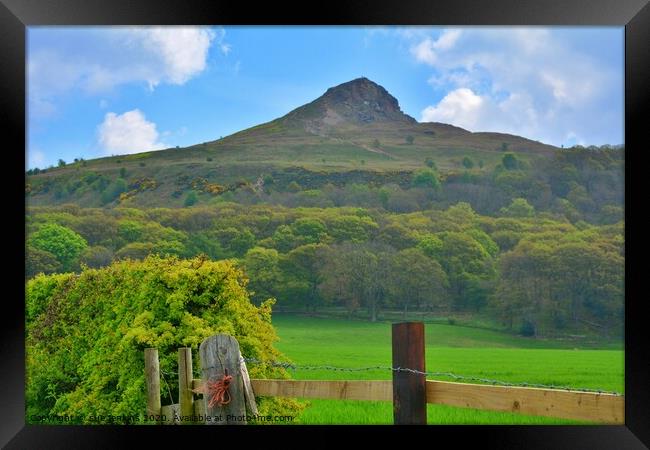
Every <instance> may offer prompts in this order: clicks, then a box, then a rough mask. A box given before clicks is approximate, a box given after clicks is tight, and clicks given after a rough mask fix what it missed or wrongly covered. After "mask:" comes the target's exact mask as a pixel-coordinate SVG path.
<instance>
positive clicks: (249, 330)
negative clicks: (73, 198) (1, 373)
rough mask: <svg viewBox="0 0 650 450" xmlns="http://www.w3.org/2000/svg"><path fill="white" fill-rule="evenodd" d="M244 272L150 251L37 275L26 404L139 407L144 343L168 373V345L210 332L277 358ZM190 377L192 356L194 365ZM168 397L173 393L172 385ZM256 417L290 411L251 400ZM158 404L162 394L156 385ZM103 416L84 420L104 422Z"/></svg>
mask: <svg viewBox="0 0 650 450" xmlns="http://www.w3.org/2000/svg"><path fill="white" fill-rule="evenodd" d="M246 283H247V280H246V279H245V277H244V275H243V273H242V272H241V270H239V269H237V268H236V267H235V266H234V265H233V263H232V262H230V261H217V262H212V261H206V260H205V259H202V258H194V259H191V260H179V259H177V258H158V257H150V258H147V259H146V260H145V261H142V262H134V261H122V262H117V263H114V264H113V265H111V266H110V267H107V268H104V269H87V270H85V271H84V272H82V273H81V275H72V274H64V275H49V276H45V275H40V276H37V277H36V278H34V279H33V280H30V281H29V282H28V284H27V296H26V307H27V324H26V332H27V338H26V350H27V358H26V372H27V373H26V375H27V378H26V380H27V382H26V408H27V417H31V416H32V415H63V414H67V415H70V416H73V417H76V418H77V420H76V421H73V422H71V423H91V420H90V417H91V416H100V415H103V416H104V417H106V416H108V415H114V416H116V415H134V416H138V417H140V423H142V422H143V418H144V414H145V409H146V386H145V378H144V358H143V351H144V349H145V348H147V347H154V348H157V349H158V352H159V358H160V369H161V370H162V371H166V372H173V373H176V371H177V349H178V348H179V347H191V348H192V351H193V354H194V356H195V358H196V355H197V352H198V346H199V344H200V343H201V342H202V341H203V340H204V339H205V338H207V337H209V336H212V335H214V334H218V333H226V334H230V335H232V336H234V337H235V338H237V340H238V341H239V344H240V347H241V351H242V354H243V355H244V356H245V357H247V358H256V359H259V360H261V361H269V360H281V359H283V358H282V355H281V354H280V353H279V352H278V351H277V350H276V349H275V348H274V347H273V344H274V342H275V341H276V340H277V335H276V333H275V330H274V329H273V326H272V325H271V305H272V301H266V302H264V303H263V304H262V305H261V306H260V307H259V308H258V307H256V306H254V305H253V304H251V302H250V300H249V294H248V292H247V291H246V289H245V285H246ZM194 367H195V368H196V371H195V376H196V377H197V378H198V377H199V364H198V360H197V362H196V363H195V364H194ZM249 372H250V375H251V377H255V378H287V373H286V371H285V370H284V369H282V368H277V367H269V366H268V365H251V366H249ZM170 384H171V389H172V396H173V398H174V400H175V401H177V399H178V393H177V392H176V391H177V389H176V388H175V387H174V385H173V384H172V383H170ZM257 400H258V407H259V412H260V414H261V415H267V414H271V413H273V414H293V415H295V414H296V413H297V412H298V411H299V410H300V405H299V404H298V403H297V402H295V401H293V400H288V399H280V398H258V399H257ZM162 403H163V404H169V403H171V399H170V398H169V394H167V389H163V390H162ZM107 420H108V419H104V420H103V421H101V420H100V421H99V422H92V423H100V424H101V423H108V422H107Z"/></svg>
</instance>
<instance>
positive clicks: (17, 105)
mask: <svg viewBox="0 0 650 450" xmlns="http://www.w3.org/2000/svg"><path fill="white" fill-rule="evenodd" d="M253 5H254V6H253ZM168 24H188V25H198V24H223V25H241V24H250V25H257V24H277V25H298V24H301V25H328V24H336V25H342V24H349V25H367V24H377V25H584V26H588V25H599V26H603V25H613V26H625V71H626V73H625V116H626V128H625V145H626V150H627V151H626V164H625V167H626V169H625V179H626V187H625V224H626V226H625V233H626V244H627V245H626V247H627V249H628V251H627V258H626V271H625V275H626V306H625V312H626V314H625V377H626V380H625V383H626V384H625V392H626V402H625V425H621V426H471V427H470V428H466V427H460V426H439V427H423V428H418V429H415V428H404V427H381V426H379V427H370V428H362V427H354V429H355V430H356V431H360V432H364V434H367V435H368V436H370V435H373V436H379V437H384V436H385V435H391V437H392V436H394V437H396V438H397V439H400V440H402V441H403V442H404V445H422V442H423V441H419V440H416V439H415V437H414V436H413V433H414V432H415V431H418V432H422V433H426V435H427V436H421V437H424V438H426V439H427V440H428V442H431V445H435V446H438V445H439V444H438V442H439V441H438V440H439V439H442V438H444V439H451V440H452V442H454V443H455V444H454V445H458V444H461V445H462V444H464V443H467V441H468V439H471V440H473V441H476V442H478V443H480V445H481V448H493V447H496V448H531V449H537V448H540V449H541V448H552V449H563V448H571V449H583V448H584V449H590V450H591V449H599V448H617V449H636V448H647V447H648V446H650V415H649V414H648V411H649V410H650V408H649V406H648V405H650V396H649V395H648V391H649V389H648V388H649V387H650V386H649V384H650V383H649V380H650V352H649V351H648V346H647V344H646V342H647V341H648V334H649V333H648V330H649V328H650V327H648V326H647V325H646V322H647V320H648V319H647V316H644V314H643V309H642V308H643V303H644V301H645V299H644V298H643V295H642V294H643V291H642V289H641V282H640V280H639V279H638V278H639V275H641V271H642V270H643V269H642V268H641V267H639V264H638V263H637V261H638V260H637V259H636V255H635V254H634V253H635V252H636V253H640V252H641V251H642V250H641V249H642V248H644V247H645V246H644V245H643V244H644V243H645V242H644V241H645V239H644V236H643V234H642V232H641V231H640V229H639V226H638V225H635V224H634V222H633V221H632V215H631V214H632V210H631V202H632V198H633V197H634V198H637V199H638V198H640V195H641V194H639V193H638V190H637V187H638V186H637V187H635V185H634V183H636V184H637V185H640V181H639V180H641V177H642V175H640V171H641V170H642V169H643V166H642V165H641V164H640V163H639V162H638V161H640V156H639V155H640V152H643V151H647V149H646V148H644V147H643V145H642V144H643V142H644V141H643V139H644V138H645V137H646V134H647V133H646V132H645V130H642V127H643V123H642V120H643V119H642V118H644V117H646V116H647V113H648V109H649V108H648V104H649V100H650V98H649V96H648V86H647V83H646V81H647V80H649V79H650V47H649V45H648V44H649V43H650V6H649V5H648V0H625V1H622V0H593V1H588V0H571V1H561V0H490V1H484V2H481V3H479V2H477V1H475V0H474V1H472V0H462V1H459V0H453V1H452V0H448V1H446V2H444V3H443V2H433V1H427V0H410V1H401V2H395V1H392V2H391V1H387V0H374V1H360V0H356V1H347V2H343V1H338V0H336V1H333V2H332V1H330V2H327V3H312V2H309V3H303V4H297V3H288V2H287V3H286V4H278V3H276V2H260V3H259V4H253V3H251V4H247V3H243V2H234V1H221V0H212V1H210V0H177V1H170V2H164V4H161V2H159V1H155V0H130V1H129V0H113V1H111V2H102V1H100V0H49V1H38V0H0V55H1V56H2V58H1V59H0V105H1V107H0V112H1V114H2V121H1V122H0V123H2V125H3V129H4V137H5V148H4V150H5V152H4V154H3V156H2V158H3V162H4V164H3V168H4V169H5V170H4V171H3V176H2V177H0V178H1V179H2V185H3V190H2V193H3V197H5V198H9V197H11V198H12V199H14V200H15V203H14V208H15V210H13V211H11V212H10V213H7V214H6V215H5V219H6V220H5V222H4V223H3V229H4V230H6V231H5V234H4V237H5V242H13V243H14V246H7V245H5V248H9V247H10V256H9V255H7V256H5V261H7V262H9V261H10V262H9V264H7V265H6V266H7V267H6V268H5V269H4V273H5V276H6V278H5V279H6V283H10V284H11V285H12V287H13V288H15V290H14V289H12V290H11V292H12V293H11V294H10V295H8V294H5V295H4V296H3V297H4V299H3V304H2V311H3V317H4V323H3V326H2V327H1V328H0V329H1V333H2V338H1V339H0V348H1V350H0V351H1V354H0V358H1V359H0V361H1V362H0V404H2V406H3V408H2V418H1V419H0V445H3V446H4V445H6V446H7V448H16V449H18V448H20V449H22V448H59V447H61V448H70V447H73V448H74V447H77V446H79V447H83V448H87V447H90V446H93V447H110V448H115V447H116V446H118V445H125V444H128V443H132V442H135V440H136V439H141V438H144V439H147V440H150V439H152V440H156V441H158V440H159V441H163V442H165V443H167V444H171V443H173V442H174V441H175V440H178V441H179V442H184V443H185V445H195V444H193V442H194V439H196V438H197V437H198V438H207V439H208V440H213V442H215V443H216V441H214V439H215V434H214V433H215V430H214V429H213V428H212V427H189V428H188V427H132V426H115V427H110V426H89V427H87V426H36V425H25V417H24V416H25V414H24V387H25V383H24V375H25V369H24V358H25V352H24V333H25V330H24V317H25V315H24V283H23V280H24V273H23V267H22V263H21V262H19V261H24V245H23V243H21V242H18V240H17V239H15V238H14V236H18V235H20V233H21V232H22V233H24V231H25V229H24V226H25V224H24V213H25V204H24V190H23V189H24V181H25V180H24V175H25V174H24V164H25V161H24V154H22V149H24V148H25V139H26V138H25V136H26V133H25V126H26V123H25V117H26V115H25V94H26V91H25V36H26V27H27V26H32V25H168ZM7 138H9V139H7ZM6 142H12V143H13V145H9V144H7V143H6ZM635 162H636V164H635ZM21 230H22V231H21ZM14 241H15V242H14ZM9 258H11V260H10V259H9ZM14 261H15V263H14ZM639 294H640V295H639ZM330 428H331V427H312V426H303V427H237V428H235V429H229V430H228V440H229V438H236V439H242V438H243V437H244V435H243V434H242V433H243V432H245V433H246V435H245V436H246V439H249V438H250V437H261V436H264V438H265V439H266V438H270V439H275V438H274V437H273V436H268V435H269V434H271V435H274V436H275V437H277V439H285V440H286V439H287V437H288V436H298V434H300V435H302V436H306V437H308V439H309V441H308V442H304V443H303V444H302V445H309V442H317V443H324V442H325V441H324V440H320V439H322V438H327V437H329V436H332V434H331V430H330ZM344 428H345V429H346V430H349V429H350V427H344ZM231 430H232V431H231ZM188 431H191V433H192V436H193V437H192V441H187V440H186V437H187V432H188ZM287 431H289V433H287ZM295 432H298V434H295ZM280 433H281V434H282V435H283V436H282V437H281V436H280ZM406 433H408V434H406ZM276 435H277V436H276ZM183 436H185V437H183ZM224 439H225V438H224V433H223V431H221V434H219V442H223V440H224ZM430 439H435V442H434V441H430ZM149 442H153V441H149ZM277 442H278V444H279V445H283V442H284V441H281V440H278V441H277ZM418 442H420V443H419V444H418ZM293 443H294V444H296V445H301V441H299V440H296V441H295V442H293ZM215 445H216V444H215Z"/></svg>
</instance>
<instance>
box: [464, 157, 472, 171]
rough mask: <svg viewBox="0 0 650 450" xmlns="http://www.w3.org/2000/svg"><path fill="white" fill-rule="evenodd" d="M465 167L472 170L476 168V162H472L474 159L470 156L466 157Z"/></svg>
mask: <svg viewBox="0 0 650 450" xmlns="http://www.w3.org/2000/svg"><path fill="white" fill-rule="evenodd" d="M463 167H465V168H466V169H471V168H472V167H474V161H472V158H470V157H469V156H465V157H464V158H463Z"/></svg>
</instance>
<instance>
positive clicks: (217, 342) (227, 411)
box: [199, 334, 246, 425]
mask: <svg viewBox="0 0 650 450" xmlns="http://www.w3.org/2000/svg"><path fill="white" fill-rule="evenodd" d="M239 355H240V352H239V343H238V342H237V340H236V339H235V338H234V337H232V336H228V335H225V334H218V335H216V336H210V337H209V338H207V339H206V340H204V341H203V342H202V343H201V346H200V347H199V356H200V358H201V381H202V384H203V386H204V387H205V386H206V385H207V382H208V381H211V382H216V381H219V380H222V379H223V377H224V375H226V374H227V375H230V376H232V381H231V382H230V386H229V388H228V391H229V394H230V395H229V397H230V402H229V403H227V404H225V405H213V406H212V407H210V406H209V405H208V403H209V400H210V396H209V395H208V394H206V393H204V394H203V402H204V404H205V415H206V423H207V424H208V425H224V424H228V425H245V424H246V405H245V401H244V386H243V381H242V377H241V374H240V369H239Z"/></svg>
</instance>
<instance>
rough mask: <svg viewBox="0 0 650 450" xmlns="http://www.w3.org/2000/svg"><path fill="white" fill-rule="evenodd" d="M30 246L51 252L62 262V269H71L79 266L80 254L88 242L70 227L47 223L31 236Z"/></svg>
mask: <svg viewBox="0 0 650 450" xmlns="http://www.w3.org/2000/svg"><path fill="white" fill-rule="evenodd" d="M28 246H29V247H32V248H35V249H38V250H42V251H45V252H49V253H51V254H52V255H54V257H55V258H56V259H57V261H58V262H59V263H60V264H61V269H62V270H64V271H71V270H75V268H76V267H77V261H78V258H79V255H80V254H81V252H82V251H83V250H84V249H85V248H86V247H87V246H88V243H87V242H86V240H85V239H84V238H82V237H81V236H79V235H78V234H77V233H75V232H74V231H72V230H71V229H70V228H67V227H64V226H61V225H58V224H55V223H46V224H44V225H43V226H41V227H40V228H39V230H38V231H36V232H35V233H34V234H32V235H31V236H30V237H29V240H28ZM40 256H41V257H43V256H44V255H40Z"/></svg>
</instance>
